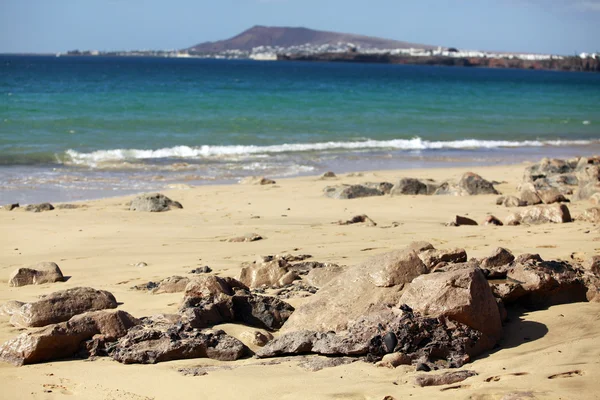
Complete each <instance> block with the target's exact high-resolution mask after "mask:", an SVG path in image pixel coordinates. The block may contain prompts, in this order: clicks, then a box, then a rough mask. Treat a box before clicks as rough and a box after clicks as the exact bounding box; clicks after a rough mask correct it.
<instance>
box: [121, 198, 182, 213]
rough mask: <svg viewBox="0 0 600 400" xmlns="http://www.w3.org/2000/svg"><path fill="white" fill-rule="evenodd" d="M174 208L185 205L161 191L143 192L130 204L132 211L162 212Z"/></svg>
mask: <svg viewBox="0 0 600 400" xmlns="http://www.w3.org/2000/svg"><path fill="white" fill-rule="evenodd" d="M173 208H183V206H182V205H181V203H179V202H177V201H173V200H171V199H170V198H168V197H167V196H165V195H164V194H161V193H150V194H141V195H139V196H137V197H135V198H134V199H133V200H132V201H131V204H130V206H129V210H130V211H145V212H162V211H169V210H171V209H173Z"/></svg>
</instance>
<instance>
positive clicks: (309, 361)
mask: <svg viewBox="0 0 600 400" xmlns="http://www.w3.org/2000/svg"><path fill="white" fill-rule="evenodd" d="M358 360H359V359H358V358H356V357H319V356H312V357H306V358H305V360H303V361H301V362H299V363H298V366H299V367H300V368H302V369H305V370H307V371H310V372H317V371H320V370H322V369H325V368H333V367H338V366H340V365H347V364H352V363H353V362H356V361H358Z"/></svg>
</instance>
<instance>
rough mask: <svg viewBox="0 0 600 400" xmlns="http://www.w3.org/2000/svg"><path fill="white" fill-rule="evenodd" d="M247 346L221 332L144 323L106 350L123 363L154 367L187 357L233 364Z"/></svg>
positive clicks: (183, 326)
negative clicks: (152, 365)
mask: <svg viewBox="0 0 600 400" xmlns="http://www.w3.org/2000/svg"><path fill="white" fill-rule="evenodd" d="M246 351H247V347H246V346H245V345H244V344H243V343H242V342H240V341H239V340H237V339H236V338H234V337H231V336H229V335H227V334H226V333H225V332H223V331H221V330H205V331H201V330H198V329H193V328H191V327H189V326H187V325H185V324H181V323H179V324H168V323H155V322H153V321H146V322H145V323H144V324H142V325H138V326H136V327H134V328H132V329H130V330H129V331H128V332H127V335H125V336H123V337H121V338H120V339H119V340H118V341H117V342H116V343H115V344H114V345H113V346H111V347H110V348H109V349H108V353H109V355H110V356H111V357H112V358H113V359H115V360H117V361H119V362H122V363H124V364H155V363H158V362H163V361H172V360H184V359H191V358H212V359H215V360H219V361H233V360H237V359H239V358H241V357H243V356H244V355H245V354H246Z"/></svg>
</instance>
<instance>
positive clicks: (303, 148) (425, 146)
mask: <svg viewBox="0 0 600 400" xmlns="http://www.w3.org/2000/svg"><path fill="white" fill-rule="evenodd" d="M595 142H597V141H591V140H526V141H509V140H478V139H464V140H453V141H428V140H423V139H421V138H418V137H416V138H413V139H394V140H364V141H356V142H321V143H293V144H281V145H272V146H240V145H237V146H208V145H204V146H198V147H190V146H175V147H168V148H162V149H157V150H141V149H114V150H97V151H93V152H89V153H82V152H78V151H75V150H67V151H66V154H65V155H66V157H65V162H66V163H72V164H77V165H94V164H99V163H104V162H118V161H134V160H150V159H173V158H176V159H203V158H207V159H208V158H216V159H218V158H228V157H243V156H253V155H268V154H278V153H298V152H311V151H328V150H329V151H335V150H354V151H360V150H370V149H373V150H375V149H381V150H384V149H390V150H409V151H415V150H443V149H475V150H476V149H495V148H518V147H543V146H585V145H588V144H592V143H595Z"/></svg>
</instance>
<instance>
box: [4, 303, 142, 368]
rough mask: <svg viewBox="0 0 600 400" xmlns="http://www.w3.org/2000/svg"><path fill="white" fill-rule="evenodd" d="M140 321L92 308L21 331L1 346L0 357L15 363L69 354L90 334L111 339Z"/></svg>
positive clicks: (122, 312) (120, 313)
mask: <svg viewBox="0 0 600 400" xmlns="http://www.w3.org/2000/svg"><path fill="white" fill-rule="evenodd" d="M138 323H139V321H138V320H136V319H135V318H133V317H132V316H131V315H129V314H128V313H126V312H124V311H120V310H118V311H117V310H115V311H95V312H90V313H86V314H81V315H76V316H74V317H73V318H71V319H70V320H69V321H67V322H62V323H59V324H56V325H50V326H47V327H45V328H43V329H41V330H37V331H33V332H26V333H22V334H21V335H19V336H17V337H16V338H14V339H11V340H9V341H7V342H5V343H4V344H3V345H2V346H1V347H0V359H1V360H3V361H6V362H9V363H11V364H14V365H24V364H35V363H40V362H44V361H52V360H58V359H61V358H67V357H72V356H74V355H75V354H76V353H78V352H79V351H80V349H81V347H82V345H83V344H84V342H85V341H86V340H90V339H92V338H93V337H95V336H96V337H97V338H98V339H101V340H102V341H103V342H111V341H114V340H116V339H118V338H119V337H121V336H124V335H125V334H126V333H127V330H128V329H130V328H132V327H133V326H135V325H137V324H138Z"/></svg>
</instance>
